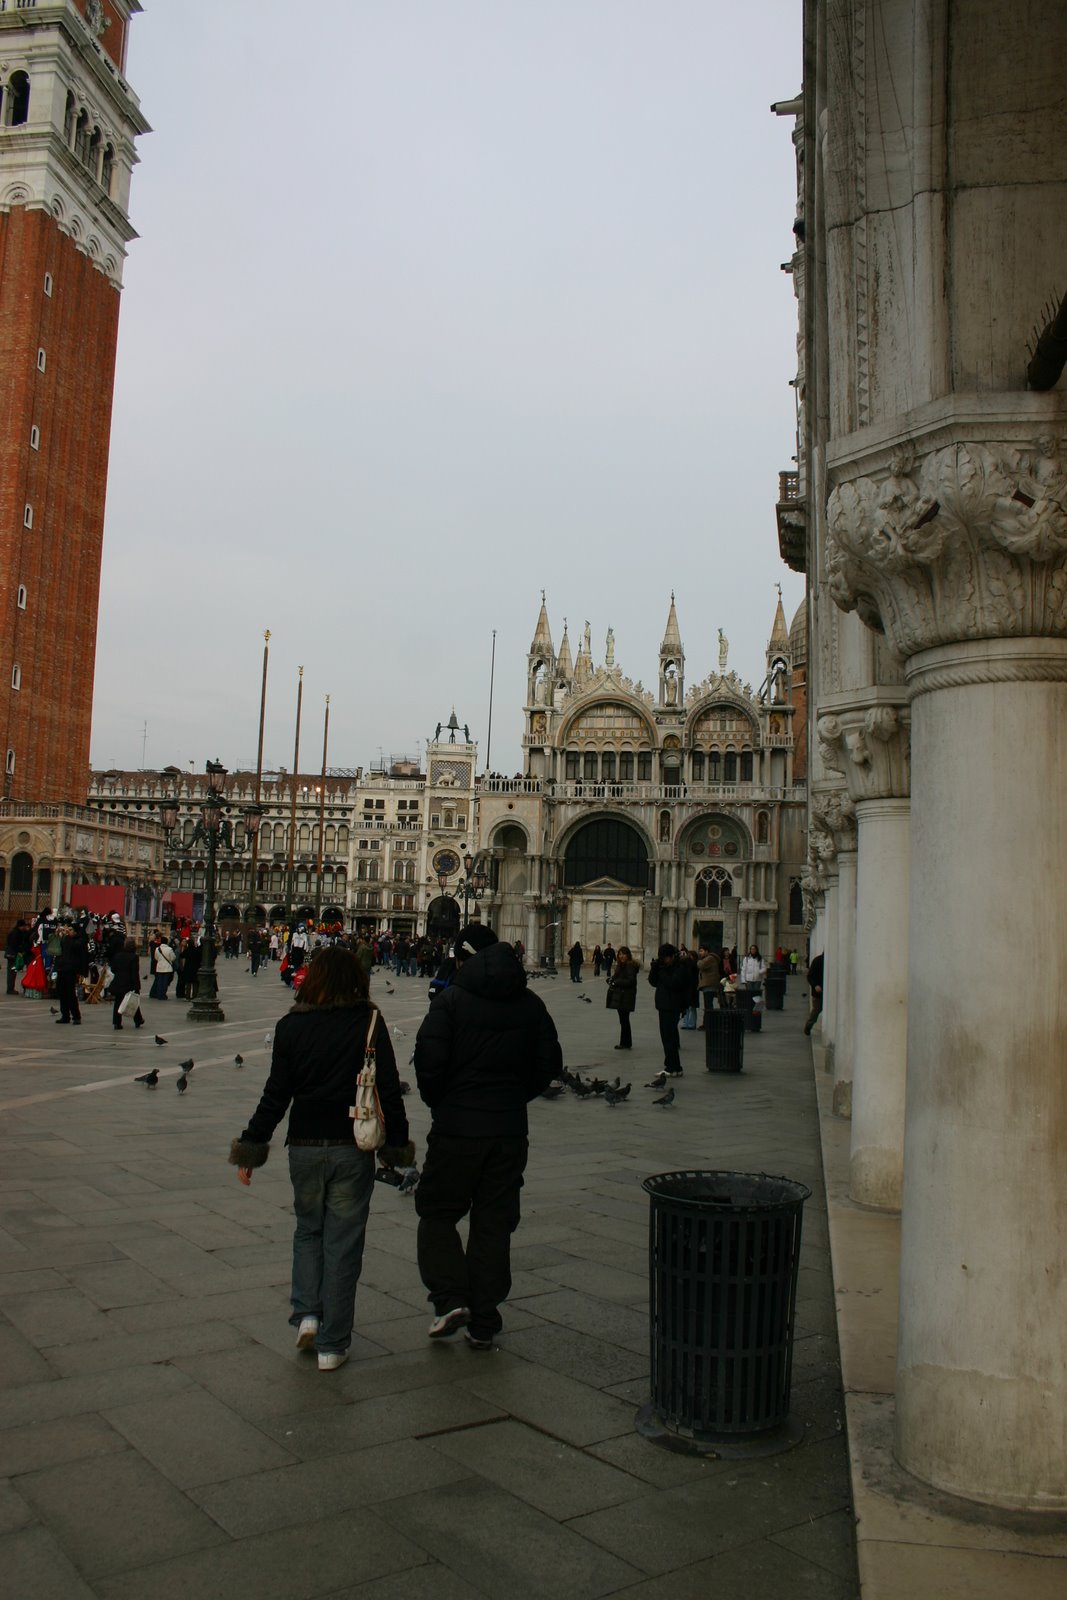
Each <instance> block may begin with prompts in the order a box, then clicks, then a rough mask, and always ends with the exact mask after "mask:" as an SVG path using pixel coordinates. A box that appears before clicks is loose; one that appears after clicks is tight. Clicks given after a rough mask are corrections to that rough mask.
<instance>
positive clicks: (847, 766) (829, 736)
mask: <svg viewBox="0 0 1067 1600" xmlns="http://www.w3.org/2000/svg"><path fill="white" fill-rule="evenodd" d="M815 728H816V733H817V734H818V739H819V754H820V756H821V757H822V761H823V765H824V766H825V767H826V768H827V770H828V771H830V772H839V773H840V774H841V775H842V777H843V778H844V780H845V783H846V784H847V786H848V793H849V798H850V799H851V800H852V801H853V802H854V803H856V802H859V801H863V800H886V799H903V798H904V797H905V796H906V795H908V794H909V793H910V791H911V760H910V757H911V737H910V735H911V726H910V713H909V711H908V707H907V706H906V705H902V704H899V703H893V702H889V701H881V700H880V701H878V702H877V703H876V704H874V705H870V704H867V705H848V706H846V705H842V706H834V707H833V709H829V710H826V711H824V712H821V713H820V714H819V717H818V720H817V722H816V725H815Z"/></svg>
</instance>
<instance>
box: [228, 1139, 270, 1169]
mask: <svg viewBox="0 0 1067 1600" xmlns="http://www.w3.org/2000/svg"><path fill="white" fill-rule="evenodd" d="M269 1155H270V1145H269V1144H250V1143H248V1142H247V1141H246V1140H244V1139H232V1140H231V1141H230V1166H231V1167H262V1166H265V1165H266V1162H267V1157H268V1156H269Z"/></svg>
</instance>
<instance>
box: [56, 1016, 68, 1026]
mask: <svg viewBox="0 0 1067 1600" xmlns="http://www.w3.org/2000/svg"><path fill="white" fill-rule="evenodd" d="M69 1021H70V1018H69V1017H57V1018H56V1027H57V1028H63V1027H66V1025H67V1023H68V1022H69Z"/></svg>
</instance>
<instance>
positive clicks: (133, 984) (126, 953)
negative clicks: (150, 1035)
mask: <svg viewBox="0 0 1067 1600" xmlns="http://www.w3.org/2000/svg"><path fill="white" fill-rule="evenodd" d="M111 973H112V977H111V998H112V1000H114V1002H115V1005H114V1009H113V1010H112V1013H111V1026H112V1027H113V1028H121V1027H122V1012H121V1011H120V1010H119V1006H120V1005H121V1003H122V1001H123V999H124V997H125V996H126V995H128V994H129V993H130V992H131V991H133V992H134V993H136V994H138V995H139V994H140V992H141V963H140V961H138V959H137V946H136V945H135V944H134V942H133V940H132V939H126V940H124V941H123V945H122V949H121V950H117V951H116V952H115V954H114V955H113V956H112V957H111ZM126 1014H127V1016H129V1015H130V1014H131V1010H130V1009H128V1010H127V1013H126ZM132 1015H133V1025H134V1027H135V1028H143V1027H144V1018H143V1017H142V1015H141V1002H140V1000H137V1001H136V1002H135V1003H134V1004H133V1006H132Z"/></svg>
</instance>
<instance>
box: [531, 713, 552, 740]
mask: <svg viewBox="0 0 1067 1600" xmlns="http://www.w3.org/2000/svg"><path fill="white" fill-rule="evenodd" d="M547 727H548V719H547V717H546V716H545V714H544V712H543V711H535V712H534V714H533V722H532V723H531V732H533V733H534V734H535V735H537V736H543V735H544V733H545V731H546V729H547Z"/></svg>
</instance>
